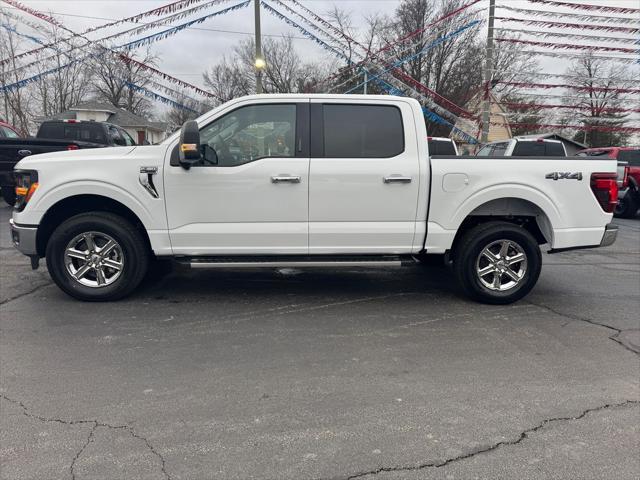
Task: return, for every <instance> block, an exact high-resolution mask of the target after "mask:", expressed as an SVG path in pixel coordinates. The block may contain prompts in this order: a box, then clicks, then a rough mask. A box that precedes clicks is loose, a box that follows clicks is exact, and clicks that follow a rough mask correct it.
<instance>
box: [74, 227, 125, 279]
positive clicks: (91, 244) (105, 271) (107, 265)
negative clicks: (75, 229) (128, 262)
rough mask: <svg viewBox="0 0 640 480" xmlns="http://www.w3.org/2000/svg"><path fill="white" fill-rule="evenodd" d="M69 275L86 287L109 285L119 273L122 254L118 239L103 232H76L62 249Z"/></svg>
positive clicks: (120, 271)
mask: <svg viewBox="0 0 640 480" xmlns="http://www.w3.org/2000/svg"><path fill="white" fill-rule="evenodd" d="M64 263H65V266H66V267H67V272H69V275H71V277H72V278H73V279H74V280H75V281H76V282H78V283H79V284H81V285H84V286H85V287H92V288H100V287H106V286H107V285H111V284H112V283H113V282H115V281H116V280H117V279H118V277H120V275H121V274H122V269H123V268H124V254H123V253H122V247H121V246H120V244H119V243H118V242H116V241H115V240H114V239H113V238H111V237H110V236H109V235H107V234H106V233H102V232H85V233H81V234H80V235H77V236H76V237H74V238H73V240H71V241H70V242H69V243H68V244H67V248H66V249H65V251H64Z"/></svg>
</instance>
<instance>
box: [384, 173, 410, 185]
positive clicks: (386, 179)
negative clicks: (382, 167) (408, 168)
mask: <svg viewBox="0 0 640 480" xmlns="http://www.w3.org/2000/svg"><path fill="white" fill-rule="evenodd" d="M382 181H383V182H384V183H411V177H404V176H402V175H391V176H389V177H384V178H383V179H382Z"/></svg>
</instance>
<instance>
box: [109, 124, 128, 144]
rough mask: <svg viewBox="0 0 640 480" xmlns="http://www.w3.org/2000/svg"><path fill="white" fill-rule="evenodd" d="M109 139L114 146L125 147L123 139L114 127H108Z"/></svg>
mask: <svg viewBox="0 0 640 480" xmlns="http://www.w3.org/2000/svg"><path fill="white" fill-rule="evenodd" d="M109 137H110V138H111V141H112V142H113V143H114V145H120V146H125V145H126V144H127V142H126V140H125V139H124V137H123V136H122V135H121V134H120V131H119V130H118V129H117V128H116V127H114V126H109Z"/></svg>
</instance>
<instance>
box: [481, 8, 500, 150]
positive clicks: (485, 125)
mask: <svg viewBox="0 0 640 480" xmlns="http://www.w3.org/2000/svg"><path fill="white" fill-rule="evenodd" d="M495 15H496V0H489V31H488V33H487V50H486V56H487V58H486V61H485V64H484V70H483V72H482V81H483V84H484V87H485V91H484V101H483V102H482V136H481V137H480V141H481V142H482V143H487V141H488V140H489V128H490V127H491V125H490V124H489V122H490V121H491V74H492V73H493V24H494V20H495Z"/></svg>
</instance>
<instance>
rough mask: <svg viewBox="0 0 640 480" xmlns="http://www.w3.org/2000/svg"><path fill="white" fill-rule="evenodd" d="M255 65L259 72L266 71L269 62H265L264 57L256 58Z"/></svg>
mask: <svg viewBox="0 0 640 480" xmlns="http://www.w3.org/2000/svg"><path fill="white" fill-rule="evenodd" d="M254 65H255V67H256V69H257V70H264V68H265V67H266V66H267V62H265V60H264V58H262V57H256V62H255V64H254Z"/></svg>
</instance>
